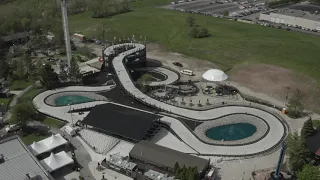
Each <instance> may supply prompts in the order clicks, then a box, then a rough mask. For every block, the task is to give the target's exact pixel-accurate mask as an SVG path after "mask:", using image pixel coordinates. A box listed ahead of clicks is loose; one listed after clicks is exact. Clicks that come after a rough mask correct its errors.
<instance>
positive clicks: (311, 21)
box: [259, 9, 320, 31]
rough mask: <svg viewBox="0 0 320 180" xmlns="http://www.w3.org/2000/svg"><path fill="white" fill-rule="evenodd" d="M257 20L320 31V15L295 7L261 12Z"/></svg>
mask: <svg viewBox="0 0 320 180" xmlns="http://www.w3.org/2000/svg"><path fill="white" fill-rule="evenodd" d="M259 20H261V21H269V22H273V23H279V24H285V25H290V26H293V27H302V28H304V29H309V30H317V31H320V15H318V14H311V13H309V12H306V11H301V10H295V9H280V10H272V11H268V12H263V13H261V14H260V18H259Z"/></svg>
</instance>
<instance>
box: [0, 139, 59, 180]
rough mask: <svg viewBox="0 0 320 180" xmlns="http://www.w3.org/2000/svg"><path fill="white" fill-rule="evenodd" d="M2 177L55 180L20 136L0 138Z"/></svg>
mask: <svg viewBox="0 0 320 180" xmlns="http://www.w3.org/2000/svg"><path fill="white" fill-rule="evenodd" d="M0 179H1V180H19V179H21V180H23V179H34V180H35V179H41V180H53V177H52V176H51V175H50V174H49V173H48V172H47V171H46V169H45V168H44V167H43V166H42V164H41V163H40V162H39V161H38V160H37V158H36V157H35V156H34V155H33V154H32V153H31V152H30V151H29V149H28V148H27V147H26V145H25V144H24V143H23V142H22V141H21V139H20V138H19V137H18V136H11V137H8V138H6V139H3V140H0Z"/></svg>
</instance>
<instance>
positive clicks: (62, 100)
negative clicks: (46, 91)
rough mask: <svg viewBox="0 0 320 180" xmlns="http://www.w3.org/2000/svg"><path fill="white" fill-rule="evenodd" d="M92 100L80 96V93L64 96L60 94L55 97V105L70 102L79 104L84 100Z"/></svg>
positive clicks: (63, 104) (65, 104)
mask: <svg viewBox="0 0 320 180" xmlns="http://www.w3.org/2000/svg"><path fill="white" fill-rule="evenodd" d="M91 101H94V99H91V98H88V97H85V96H80V95H66V96H60V97H58V98H56V99H55V104H56V106H67V105H70V104H80V103H85V102H91Z"/></svg>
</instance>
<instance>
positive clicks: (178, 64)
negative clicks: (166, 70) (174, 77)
mask: <svg viewBox="0 0 320 180" xmlns="http://www.w3.org/2000/svg"><path fill="white" fill-rule="evenodd" d="M172 64H173V65H175V66H178V67H183V65H182V64H181V63H179V62H174V63H172Z"/></svg>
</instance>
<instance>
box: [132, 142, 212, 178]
mask: <svg viewBox="0 0 320 180" xmlns="http://www.w3.org/2000/svg"><path fill="white" fill-rule="evenodd" d="M129 156H130V159H131V160H132V161H133V162H135V163H137V164H138V168H140V169H144V170H146V171H147V170H150V169H153V170H157V171H160V172H161V171H162V172H171V173H173V170H174V166H175V164H176V163H178V164H179V166H180V167H182V166H186V167H196V168H197V170H198V173H199V174H200V175H204V173H205V172H206V170H207V169H208V167H209V160H206V159H203V158H199V157H196V156H192V155H189V154H185V153H182V152H179V151H176V150H173V149H170V148H167V147H163V146H159V145H157V144H154V143H151V142H148V141H140V142H139V143H137V144H136V145H135V146H134V147H133V148H132V150H131V151H130V153H129ZM150 165H152V167H151V166H150Z"/></svg>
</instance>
